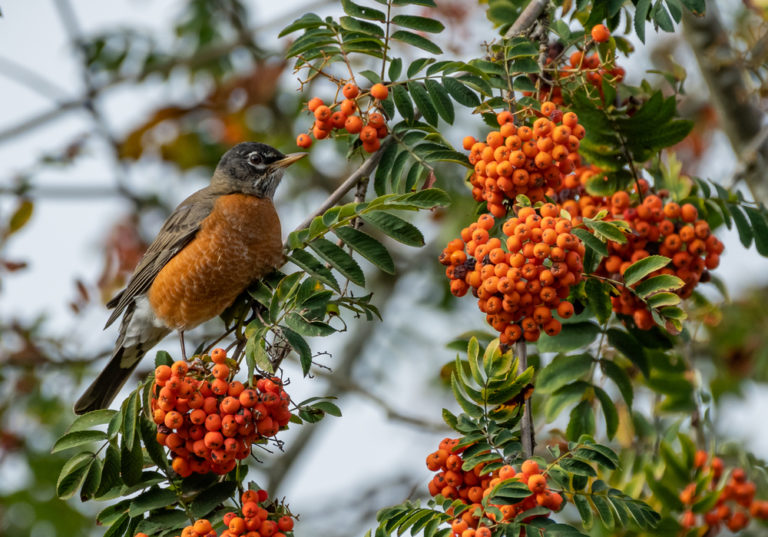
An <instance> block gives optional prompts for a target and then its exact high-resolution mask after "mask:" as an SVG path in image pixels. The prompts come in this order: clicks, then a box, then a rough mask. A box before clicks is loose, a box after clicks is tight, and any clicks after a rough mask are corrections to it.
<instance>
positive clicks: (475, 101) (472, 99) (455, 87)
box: [442, 76, 480, 108]
mask: <svg viewBox="0 0 768 537" xmlns="http://www.w3.org/2000/svg"><path fill="white" fill-rule="evenodd" d="M442 80H443V86H445V89H446V91H447V92H448V94H449V95H450V96H451V97H453V100H454V101H456V102H457V103H459V104H461V105H464V106H468V107H471V108H474V107H476V106H480V99H479V98H478V97H477V95H476V94H475V92H474V91H472V90H471V89H469V88H468V87H466V86H465V85H464V84H462V83H461V82H459V81H458V80H457V79H456V78H453V77H448V76H444V77H443V79H442Z"/></svg>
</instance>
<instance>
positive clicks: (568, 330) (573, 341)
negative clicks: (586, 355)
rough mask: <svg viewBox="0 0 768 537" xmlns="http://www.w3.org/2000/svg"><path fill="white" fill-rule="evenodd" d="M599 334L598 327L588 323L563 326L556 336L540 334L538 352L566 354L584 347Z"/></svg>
mask: <svg viewBox="0 0 768 537" xmlns="http://www.w3.org/2000/svg"><path fill="white" fill-rule="evenodd" d="M599 333H600V327H599V326H598V325H597V324H595V323H593V322H589V321H582V322H578V323H567V324H563V327H562V329H561V330H560V333H559V334H558V335H556V336H548V335H546V334H542V335H541V337H540V338H539V341H538V342H537V344H536V345H537V347H538V349H539V351H540V352H568V351H572V350H575V349H580V348H582V347H586V346H587V345H589V344H590V343H592V342H593V341H594V340H595V338H596V337H597V335H598V334H599Z"/></svg>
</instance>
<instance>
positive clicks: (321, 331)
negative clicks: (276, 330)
mask: <svg viewBox="0 0 768 537" xmlns="http://www.w3.org/2000/svg"><path fill="white" fill-rule="evenodd" d="M285 324H287V325H288V326H289V327H290V328H291V330H293V331H295V332H297V333H298V334H300V335H302V336H306V337H318V336H329V335H331V334H333V333H334V332H336V330H335V329H334V328H333V327H332V326H330V325H328V324H326V323H324V322H322V321H308V320H306V319H304V318H303V317H302V316H301V315H299V314H298V313H293V312H292V313H289V314H287V315H286V316H285Z"/></svg>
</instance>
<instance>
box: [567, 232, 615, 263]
mask: <svg viewBox="0 0 768 537" xmlns="http://www.w3.org/2000/svg"><path fill="white" fill-rule="evenodd" d="M571 233H572V234H574V235H576V236H577V237H578V238H579V239H581V241H582V242H583V243H584V246H586V247H587V248H590V249H592V250H594V251H595V252H596V253H597V254H599V255H601V256H603V257H606V256H607V255H608V247H606V245H605V243H604V242H603V241H601V240H600V239H598V238H597V237H595V236H594V235H593V234H592V233H590V232H589V231H587V230H586V229H580V228H577V229H574V230H572V231H571Z"/></svg>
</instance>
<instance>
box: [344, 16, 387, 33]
mask: <svg viewBox="0 0 768 537" xmlns="http://www.w3.org/2000/svg"><path fill="white" fill-rule="evenodd" d="M339 23H341V27H342V28H344V29H345V30H349V31H350V32H359V33H361V34H367V35H370V36H373V37H384V30H383V29H382V28H381V26H379V25H378V24H373V23H370V22H366V21H361V20H359V19H356V18H354V17H340V18H339Z"/></svg>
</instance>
